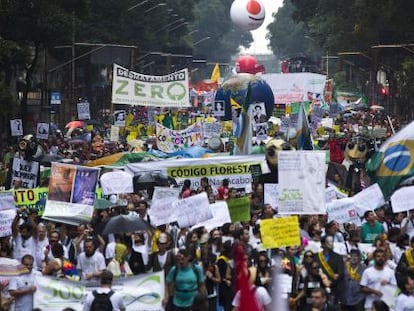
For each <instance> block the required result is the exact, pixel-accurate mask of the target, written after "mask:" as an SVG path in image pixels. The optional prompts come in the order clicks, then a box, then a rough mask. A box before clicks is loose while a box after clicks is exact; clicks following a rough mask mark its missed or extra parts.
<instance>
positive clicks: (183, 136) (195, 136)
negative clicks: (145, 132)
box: [156, 122, 203, 153]
mask: <svg viewBox="0 0 414 311" xmlns="http://www.w3.org/2000/svg"><path fill="white" fill-rule="evenodd" d="M156 131H157V147H158V149H159V150H161V151H163V152H167V153H171V152H175V151H179V150H184V149H187V148H189V147H194V146H201V144H202V142H203V137H202V128H201V123H199V122H197V123H194V124H193V125H190V126H189V127H187V128H186V129H185V130H181V131H176V130H172V129H169V128H168V127H165V126H163V125H161V124H159V123H157V125H156Z"/></svg>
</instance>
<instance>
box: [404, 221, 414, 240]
mask: <svg viewBox="0 0 414 311" xmlns="http://www.w3.org/2000/svg"><path fill="white" fill-rule="evenodd" d="M404 227H406V233H407V234H408V235H409V236H410V240H411V238H412V237H413V236H414V220H413V219H411V218H409V217H405V218H404V219H403V220H402V221H401V228H404Z"/></svg>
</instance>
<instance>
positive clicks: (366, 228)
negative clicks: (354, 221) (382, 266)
mask: <svg viewBox="0 0 414 311" xmlns="http://www.w3.org/2000/svg"><path fill="white" fill-rule="evenodd" d="M381 233H384V227H383V226H382V224H381V223H380V222H379V221H376V222H375V224H374V225H373V226H372V225H371V224H369V223H368V222H366V223H363V224H362V226H361V238H362V241H361V242H362V243H371V244H372V243H374V241H375V238H376V237H377V235H379V234H381Z"/></svg>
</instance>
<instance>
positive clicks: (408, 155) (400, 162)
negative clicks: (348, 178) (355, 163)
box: [365, 122, 414, 199]
mask: <svg viewBox="0 0 414 311" xmlns="http://www.w3.org/2000/svg"><path fill="white" fill-rule="evenodd" d="M365 168H366V170H367V173H368V175H370V177H371V179H372V180H373V181H374V182H377V183H378V185H379V186H380V188H381V190H382V192H383V194H384V198H385V199H388V198H389V197H390V196H391V195H392V193H393V192H394V190H396V189H397V188H398V186H399V185H400V183H401V182H403V181H404V180H406V179H407V178H409V177H412V176H414V122H411V123H410V124H408V125H407V126H405V127H404V128H403V129H401V130H400V131H399V132H398V133H396V134H395V135H394V136H392V137H391V138H389V139H388V140H387V141H385V142H384V143H383V144H382V145H381V147H380V149H379V150H378V151H377V152H375V154H374V155H373V156H372V157H371V158H370V159H369V160H368V161H367V163H366V166H365Z"/></svg>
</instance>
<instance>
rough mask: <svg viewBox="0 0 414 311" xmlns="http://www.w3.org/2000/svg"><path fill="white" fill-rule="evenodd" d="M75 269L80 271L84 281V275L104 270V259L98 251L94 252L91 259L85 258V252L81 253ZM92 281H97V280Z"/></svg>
mask: <svg viewBox="0 0 414 311" xmlns="http://www.w3.org/2000/svg"><path fill="white" fill-rule="evenodd" d="M76 268H77V269H78V270H81V271H82V276H81V278H82V280H84V281H86V274H91V273H96V272H99V271H102V270H105V269H106V264H105V258H104V256H103V255H102V254H101V253H100V252H98V251H95V253H94V254H93V255H92V256H91V257H86V255H85V252H83V253H81V254H79V256H78V265H77V266H76ZM93 279H95V280H97V279H98V278H93ZM93 279H91V281H92V280H93Z"/></svg>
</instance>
